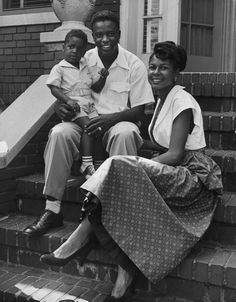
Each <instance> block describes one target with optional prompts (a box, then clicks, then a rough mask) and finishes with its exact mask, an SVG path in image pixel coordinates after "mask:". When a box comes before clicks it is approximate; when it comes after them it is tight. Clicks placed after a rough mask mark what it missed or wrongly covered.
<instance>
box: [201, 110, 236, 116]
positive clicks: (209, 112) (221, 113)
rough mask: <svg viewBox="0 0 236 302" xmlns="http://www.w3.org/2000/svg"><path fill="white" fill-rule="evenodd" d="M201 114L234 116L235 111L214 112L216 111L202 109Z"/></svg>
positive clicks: (235, 114)
mask: <svg viewBox="0 0 236 302" xmlns="http://www.w3.org/2000/svg"><path fill="white" fill-rule="evenodd" d="M202 114H203V115H204V116H209V115H211V116H230V117H236V112H234V111H228V112H227V111H226V112H216V111H202Z"/></svg>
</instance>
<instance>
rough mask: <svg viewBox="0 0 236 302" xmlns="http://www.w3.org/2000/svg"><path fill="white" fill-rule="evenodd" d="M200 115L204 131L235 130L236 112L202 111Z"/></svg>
mask: <svg viewBox="0 0 236 302" xmlns="http://www.w3.org/2000/svg"><path fill="white" fill-rule="evenodd" d="M202 115H203V125H204V130H205V131H206V130H207V131H219V132H234V131H235V130H236V112H233V111H229V112H212V111H203V112H202Z"/></svg>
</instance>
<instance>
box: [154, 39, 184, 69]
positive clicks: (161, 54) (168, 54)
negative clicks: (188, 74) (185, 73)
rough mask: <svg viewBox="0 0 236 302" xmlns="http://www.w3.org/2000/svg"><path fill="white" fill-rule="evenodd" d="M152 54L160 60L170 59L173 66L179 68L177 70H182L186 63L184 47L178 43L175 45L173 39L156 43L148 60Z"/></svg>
mask: <svg viewBox="0 0 236 302" xmlns="http://www.w3.org/2000/svg"><path fill="white" fill-rule="evenodd" d="M154 56H155V57H157V58H159V59H161V60H170V61H171V63H172V64H173V66H174V68H175V69H179V71H182V70H184V68H185V66H186V63H187V54H186V51H185V49H184V48H183V47H182V46H180V45H176V44H175V43H174V42H173V41H165V42H159V43H156V44H155V46H154V49H153V53H152V54H151V56H150V58H149V62H150V60H151V59H152V58H153V57H154Z"/></svg>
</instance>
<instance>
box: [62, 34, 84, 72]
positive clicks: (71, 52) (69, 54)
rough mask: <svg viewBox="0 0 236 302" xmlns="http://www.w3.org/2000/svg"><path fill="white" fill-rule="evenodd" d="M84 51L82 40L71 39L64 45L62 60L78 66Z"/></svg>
mask: <svg viewBox="0 0 236 302" xmlns="http://www.w3.org/2000/svg"><path fill="white" fill-rule="evenodd" d="M85 51H86V45H84V43H83V40H81V39H80V38H77V37H71V38H70V39H69V41H68V42H67V43H66V44H65V45H64V59H65V60H66V61H67V62H69V63H70V64H72V65H75V66H78V64H79V61H80V59H81V58H82V57H83V56H84V54H85Z"/></svg>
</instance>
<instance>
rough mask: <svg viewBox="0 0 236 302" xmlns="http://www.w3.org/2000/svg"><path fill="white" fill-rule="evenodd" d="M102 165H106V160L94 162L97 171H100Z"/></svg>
mask: <svg viewBox="0 0 236 302" xmlns="http://www.w3.org/2000/svg"><path fill="white" fill-rule="evenodd" d="M102 163H104V160H95V161H94V167H95V169H98V168H99V167H100V166H101V164H102Z"/></svg>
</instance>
